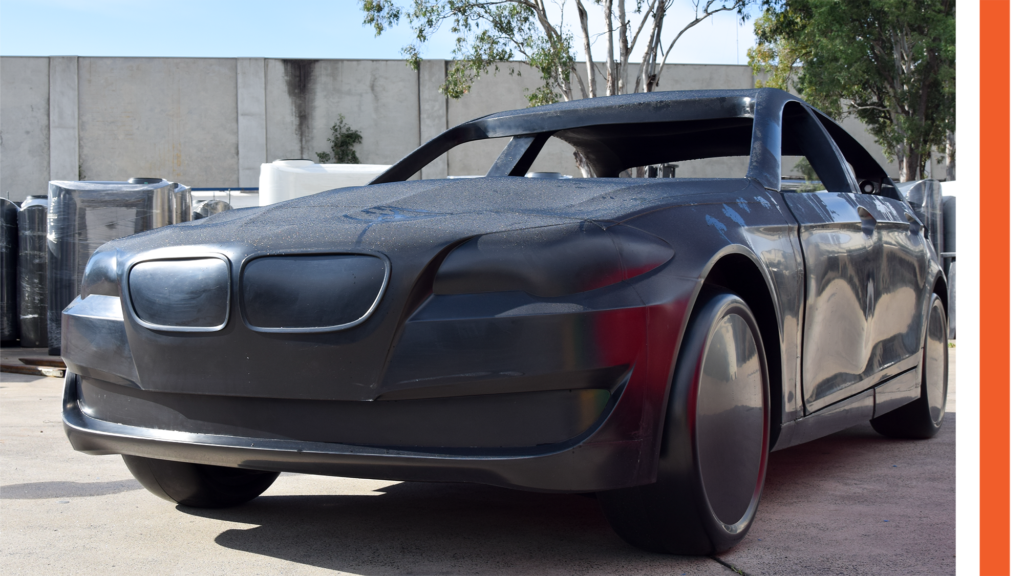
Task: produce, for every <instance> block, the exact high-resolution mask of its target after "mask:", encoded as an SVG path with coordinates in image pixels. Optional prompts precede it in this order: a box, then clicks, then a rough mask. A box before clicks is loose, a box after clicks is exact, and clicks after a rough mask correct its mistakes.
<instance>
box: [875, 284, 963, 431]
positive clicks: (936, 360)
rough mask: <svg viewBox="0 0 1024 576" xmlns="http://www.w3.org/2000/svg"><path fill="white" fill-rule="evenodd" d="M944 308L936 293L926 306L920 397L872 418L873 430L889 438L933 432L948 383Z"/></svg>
mask: <svg viewBox="0 0 1024 576" xmlns="http://www.w3.org/2000/svg"><path fill="white" fill-rule="evenodd" d="M948 334H949V332H948V328H947V326H946V309H945V307H944V306H943V305H942V300H941V299H940V298H939V297H938V295H937V294H932V299H931V303H930V305H929V307H928V328H927V332H926V333H925V338H924V351H923V356H922V359H921V397H920V398H918V399H917V400H914V401H913V402H911V403H909V404H907V405H905V406H900V407H899V408H897V409H895V410H893V411H892V412H886V413H885V414H882V415H881V416H879V417H878V418H875V419H874V420H872V421H871V427H872V428H874V429H875V431H876V432H878V433H879V434H882V435H883V436H888V437H890V438H911V439H925V438H931V437H932V436H935V434H937V433H938V432H939V428H941V427H942V419H943V417H944V416H945V415H946V393H947V391H948V387H949V343H948V341H947V336H948Z"/></svg>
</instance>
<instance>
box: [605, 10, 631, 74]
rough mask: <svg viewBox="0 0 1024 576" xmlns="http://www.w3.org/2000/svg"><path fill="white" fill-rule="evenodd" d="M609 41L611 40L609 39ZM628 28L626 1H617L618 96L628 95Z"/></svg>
mask: <svg viewBox="0 0 1024 576" xmlns="http://www.w3.org/2000/svg"><path fill="white" fill-rule="evenodd" d="M609 41H611V38H609ZM628 82H629V28H628V27H627V26H626V0H619V73H618V83H617V84H618V91H619V94H628V93H629V88H628V85H627V83H628Z"/></svg>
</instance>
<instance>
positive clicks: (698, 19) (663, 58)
mask: <svg viewBox="0 0 1024 576" xmlns="http://www.w3.org/2000/svg"><path fill="white" fill-rule="evenodd" d="M712 1H713V0H708V3H707V4H705V5H704V15H703V16H699V17H698V16H697V9H696V5H695V8H694V11H693V12H694V19H693V21H692V22H690V23H689V24H687V25H686V26H685V27H683V29H682V30H680V31H679V34H676V37H675V38H673V39H672V43H671V44H669V45H668V50H665V53H664V54H662V55H661V66H659V67H658V77H659V78H661V73H662V71H663V70H664V69H665V63H666V62H668V55H669V52H672V48H674V47H675V45H676V42H678V41H679V38H681V37H682V35H683V33H684V32H686V31H687V30H689V29H690V28H693V27H694V26H696V25H697V24H700V23H701V22H703V21H704V20H706V19H707V18H709V17H711V15H712V14H716V13H718V12H723V11H725V12H729V11H732V10H735V9H736V7H737V6H739V5H740V0H735V2H733V4H732V6H729V7H726V6H724V5H723V6H722V7H721V8H715V9H714V10H711V11H710V12H709V11H708V8H710V7H711V3H712Z"/></svg>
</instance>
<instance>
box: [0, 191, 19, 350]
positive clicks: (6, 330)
mask: <svg viewBox="0 0 1024 576" xmlns="http://www.w3.org/2000/svg"><path fill="white" fill-rule="evenodd" d="M17 261H18V205H17V204H15V203H14V202H11V201H10V200H8V199H6V198H0V341H3V342H4V343H9V342H12V341H14V340H17V339H18V306H17V297H16V296H15V292H16V290H17V274H18V272H17V270H18V265H17Z"/></svg>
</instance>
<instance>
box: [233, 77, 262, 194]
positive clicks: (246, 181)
mask: <svg viewBox="0 0 1024 576" xmlns="http://www.w3.org/2000/svg"><path fill="white" fill-rule="evenodd" d="M266 84H267V83H266V68H265V64H264V61H263V58H239V59H238V185H239V186H242V187H246V188H255V187H257V186H259V185H260V164H263V163H264V162H266V161H267V90H266Z"/></svg>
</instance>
